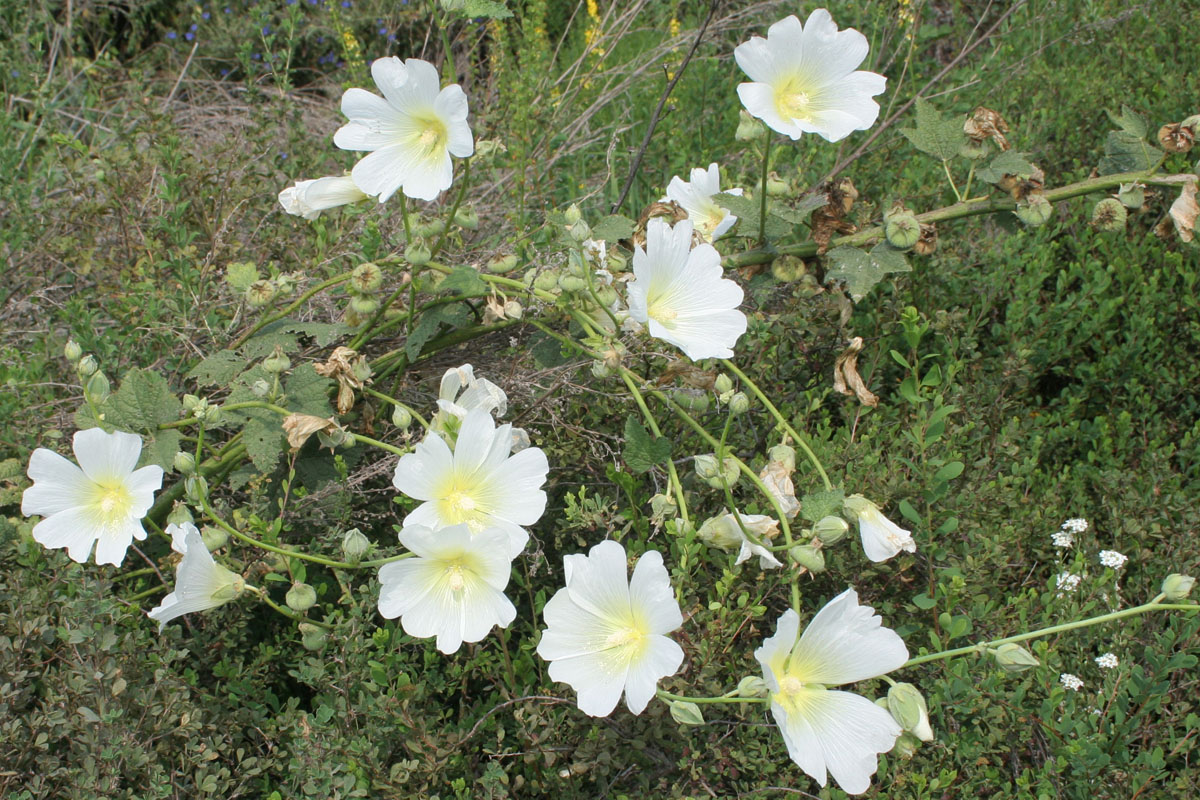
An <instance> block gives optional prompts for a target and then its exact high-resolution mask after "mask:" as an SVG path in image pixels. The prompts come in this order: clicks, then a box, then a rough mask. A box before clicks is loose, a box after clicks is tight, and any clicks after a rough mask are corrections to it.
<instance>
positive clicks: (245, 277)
mask: <svg viewBox="0 0 1200 800" xmlns="http://www.w3.org/2000/svg"><path fill="white" fill-rule="evenodd" d="M261 277H262V276H261V275H259V274H258V268H257V267H255V266H254V264H252V263H250V262H249V261H246V262H237V261H235V262H233V263H232V264H230V265H229V266H227V267H226V268H225V282H226V283H228V284H229V285H230V287H231V288H233V289H234V290H236V291H239V292H244V291H246V290H247V289H249V288H250V284H252V283H254V282H255V281H256V280H258V279H259V278H261Z"/></svg>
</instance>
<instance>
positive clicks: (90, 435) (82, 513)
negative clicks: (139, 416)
mask: <svg viewBox="0 0 1200 800" xmlns="http://www.w3.org/2000/svg"><path fill="white" fill-rule="evenodd" d="M73 449H74V451H75V458H76V459H77V460H78V461H79V466H76V465H75V464H72V463H71V462H70V461H68V460H67V459H65V458H63V457H62V456H60V455H59V454H58V453H55V452H54V451H52V450H47V449H45V448H42V447H39V448H38V449H37V450H34V451H33V455H32V456H30V458H29V477H30V478H32V479H33V486H30V487H29V488H28V489H26V490H25V493H24V495H23V496H22V498H21V513H22V514H24V515H25V516H27V517H29V516H33V515H35V514H37V515H40V516H42V517H44V519H42V521H41V522H39V523H38V524H37V525H35V526H34V528H33V538H34V540H36V541H37V542H39V543H40V544H42V545H44V546H45V547H49V548H59V547H65V548H66V549H67V555H69V556H70V557H71V558H72V559H73V560H74V561H78V562H79V563H80V564H83V563H85V562H86V561H87V560H88V557H89V556H90V555H91V552H92V546H93V545H95V547H96V563H97V564H113V565H114V566H118V567H119V566H120V565H121V562H122V561H124V560H125V551H126V550H128V549H129V545H130V544H131V543H132V542H133V540H134V539H139V540H140V539H145V538H146V531H145V530H143V529H142V524H141V519H142V517H144V516H146V512H147V511H149V510H150V506H151V505H153V504H154V493H155V492H156V491H157V490H158V489H160V488H161V487H162V478H163V471H162V467H158V466H154V465H151V466H147V467H142V468H141V469H134V467H136V466H137V462H138V459H139V458H140V457H141V454H142V438H141V437H140V436H138V435H136V434H133V433H124V432H122V431H116V432H114V433H105V432H104V430H102V429H100V428H90V429H88V430H86V431H79V432H77V433H76V434H75V438H74V440H73Z"/></svg>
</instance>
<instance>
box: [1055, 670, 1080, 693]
mask: <svg viewBox="0 0 1200 800" xmlns="http://www.w3.org/2000/svg"><path fill="white" fill-rule="evenodd" d="M1058 682H1059V683H1061V684H1062V685H1063V686H1064V687H1065V688H1067V689H1070V690H1071V691H1073V692H1078V691H1079V690H1080V689H1082V688H1083V681H1082V680H1080V679H1079V677H1078V676H1076V675H1072V674H1071V673H1069V672H1064V673H1063V674H1062V675H1059V676H1058Z"/></svg>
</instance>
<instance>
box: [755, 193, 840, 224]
mask: <svg viewBox="0 0 1200 800" xmlns="http://www.w3.org/2000/svg"><path fill="white" fill-rule="evenodd" d="M828 202H829V198H828V197H827V196H826V195H825V193H824V192H813V193H811V194H806V195H804V196H803V197H801V198H800V199H799V200H797V201H796V205H794V206H785V205H782V204H778V203H772V202H768V204H767V210H768V211H769V212H770V213H771V214H773V215H774V216H777V217H779V218H780V219H782V220H785V221H786V222H790V223H791V224H793V225H804V224H806V223H807V222H808V218H809V217H811V216H812V212H814V211H816V210H817V209H818V208H822V207H823V206H825V205H827V204H828Z"/></svg>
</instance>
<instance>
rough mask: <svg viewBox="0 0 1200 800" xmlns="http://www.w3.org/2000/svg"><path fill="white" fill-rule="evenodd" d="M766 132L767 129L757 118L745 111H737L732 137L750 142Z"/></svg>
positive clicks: (761, 136)
mask: <svg viewBox="0 0 1200 800" xmlns="http://www.w3.org/2000/svg"><path fill="white" fill-rule="evenodd" d="M766 133H767V129H766V128H765V127H763V124H762V123H761V122H759V121H758V120H757V119H755V118H754V117H752V116H751V115H750V114H749V112H747V111H739V112H738V126H737V132H736V133H734V134H733V138H735V139H737V140H738V141H739V142H752V141H754V140H755V139H761V138H763V136H765V135H766Z"/></svg>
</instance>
